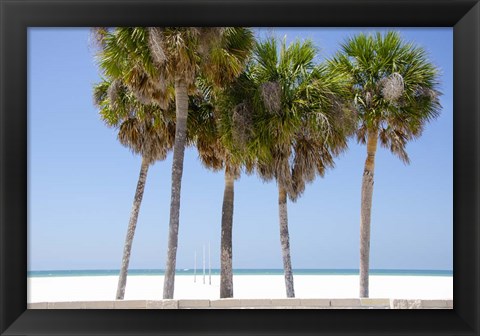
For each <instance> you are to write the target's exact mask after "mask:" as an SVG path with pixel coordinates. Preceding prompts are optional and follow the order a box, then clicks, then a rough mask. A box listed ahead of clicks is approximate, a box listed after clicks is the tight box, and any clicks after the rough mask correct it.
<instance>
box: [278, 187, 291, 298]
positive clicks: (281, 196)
mask: <svg viewBox="0 0 480 336" xmlns="http://www.w3.org/2000/svg"><path fill="white" fill-rule="evenodd" d="M278 213H279V216H280V242H281V244H282V257H283V273H284V275H285V287H286V290H287V297H289V298H292V297H295V291H294V289H293V273H292V261H291V259H290V235H289V234H288V213H287V192H286V190H285V188H283V187H280V186H279V187H278Z"/></svg>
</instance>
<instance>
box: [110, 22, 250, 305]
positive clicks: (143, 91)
mask: <svg viewBox="0 0 480 336" xmlns="http://www.w3.org/2000/svg"><path fill="white" fill-rule="evenodd" d="M252 38H253V35H252V32H251V31H250V30H249V29H246V28H196V27H150V28H117V29H116V30H115V33H114V34H111V35H110V36H109V38H107V39H105V40H104V41H105V42H104V53H103V55H102V57H101V59H102V62H101V64H102V66H103V68H105V69H107V71H108V72H109V74H111V75H112V76H113V77H118V76H120V77H122V78H123V80H124V82H125V83H126V84H127V85H128V86H129V87H131V89H132V91H133V92H134V93H135V94H136V95H137V98H139V99H145V100H147V101H152V100H153V101H157V103H159V104H162V103H164V102H165V100H164V99H162V98H163V97H166V96H168V95H166V94H165V92H166V91H167V90H168V89H169V87H173V88H174V96H175V107H176V109H175V111H176V113H175V114H176V116H175V120H176V129H175V143H174V149H173V162H172V187H171V203H170V223H169V235H168V251H167V262H166V267H165V277H164V287H163V298H164V299H172V298H173V293H174V280H175V265H176V256H177V247H178V230H179V218H180V192H181V180H182V174H183V158H184V152H185V145H186V129H187V117H188V93H189V91H191V90H192V89H194V88H195V79H196V78H197V76H198V75H199V74H203V75H204V76H205V77H207V78H209V79H210V80H211V81H212V83H214V84H215V85H220V86H221V85H223V84H225V83H226V82H228V81H230V80H232V79H233V78H235V77H236V76H238V74H240V72H241V71H242V70H243V63H244V60H245V59H246V57H247V56H248V52H249V51H248V48H247V47H248V45H249V44H250V41H251V40H252ZM232 44H233V45H235V46H237V47H238V48H235V49H233V48H230V49H228V48H225V47H230V45H232Z"/></svg>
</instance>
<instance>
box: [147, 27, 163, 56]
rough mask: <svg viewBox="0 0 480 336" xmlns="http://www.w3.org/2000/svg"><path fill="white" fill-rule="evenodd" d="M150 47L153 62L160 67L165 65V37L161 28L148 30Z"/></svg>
mask: <svg viewBox="0 0 480 336" xmlns="http://www.w3.org/2000/svg"><path fill="white" fill-rule="evenodd" d="M148 47H149V48H150V52H151V54H152V58H153V60H154V61H155V62H156V63H158V64H159V65H162V64H164V63H165V61H166V60H167V56H166V54H165V46H164V36H163V31H162V29H161V28H159V27H150V28H148Z"/></svg>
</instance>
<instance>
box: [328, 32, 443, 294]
mask: <svg viewBox="0 0 480 336" xmlns="http://www.w3.org/2000/svg"><path fill="white" fill-rule="evenodd" d="M330 66H331V68H332V71H335V72H336V73H339V74H341V75H343V76H348V77H349V78H350V82H351V92H352V95H353V96H352V100H353V101H354V106H355V110H356V112H357V113H358V117H359V125H358V129H357V131H356V134H357V140H358V142H359V143H362V144H366V145H367V158H366V160H365V166H364V170H363V179H362V192H361V215H360V297H368V295H369V293H368V275H369V259H370V257H369V255H370V222H371V208H372V195H373V181H374V169H375V154H376V151H377V143H378V141H380V144H381V145H382V146H383V147H385V148H388V149H389V150H390V151H391V152H392V153H393V154H395V155H396V156H398V157H399V158H400V159H401V160H402V161H403V162H404V163H405V164H408V163H409V157H408V155H407V152H406V145H407V142H408V141H410V140H413V139H416V138H418V137H419V136H420V135H421V134H422V131H423V129H424V127H425V124H426V123H427V122H429V121H431V120H433V119H434V118H436V117H437V116H438V115H439V112H440V110H441V106H440V103H439V99H438V97H439V95H440V92H439V91H438V70H437V69H436V67H435V66H434V64H433V63H431V62H430V61H429V60H428V55H427V53H426V52H425V50H424V49H423V48H421V47H419V46H416V45H414V44H413V43H409V42H406V41H404V40H403V39H402V38H401V36H400V35H399V34H398V33H397V32H392V31H390V32H387V33H385V34H381V33H376V34H375V35H365V34H359V35H357V36H354V37H352V38H349V39H347V40H346V42H345V43H343V44H342V46H341V52H339V53H338V54H337V55H336V56H335V57H334V58H333V59H332V60H331V61H330Z"/></svg>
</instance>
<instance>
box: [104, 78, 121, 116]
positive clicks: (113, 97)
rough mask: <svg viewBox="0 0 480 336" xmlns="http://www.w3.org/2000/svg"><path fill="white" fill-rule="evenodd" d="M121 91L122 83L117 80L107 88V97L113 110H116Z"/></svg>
mask: <svg viewBox="0 0 480 336" xmlns="http://www.w3.org/2000/svg"><path fill="white" fill-rule="evenodd" d="M122 90H123V83H122V81H121V80H119V79H115V80H114V81H113V82H112V83H111V84H110V86H109V87H108V90H107V97H108V99H109V101H110V104H111V106H112V108H113V109H116V107H117V106H118V100H119V98H120V96H121V92H122Z"/></svg>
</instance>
